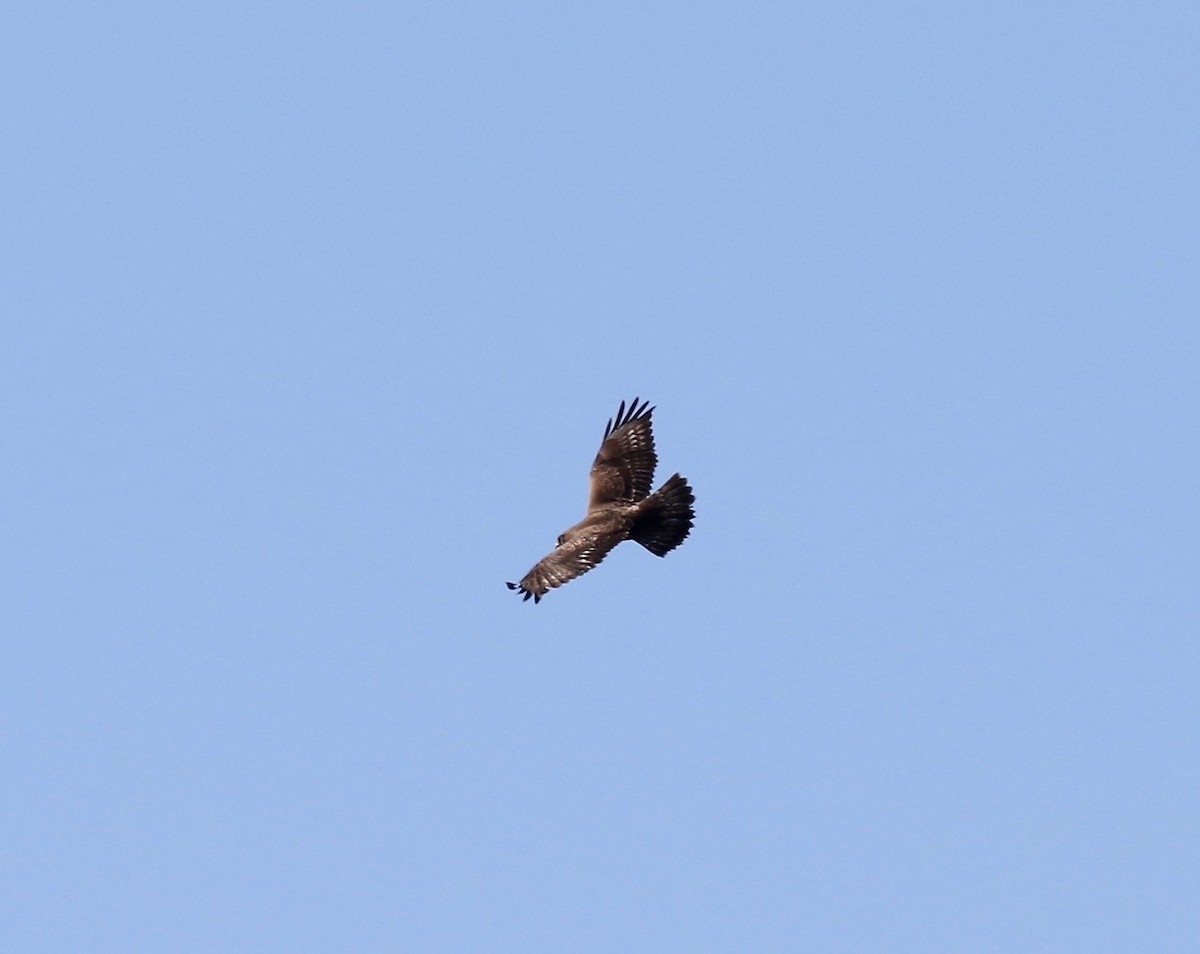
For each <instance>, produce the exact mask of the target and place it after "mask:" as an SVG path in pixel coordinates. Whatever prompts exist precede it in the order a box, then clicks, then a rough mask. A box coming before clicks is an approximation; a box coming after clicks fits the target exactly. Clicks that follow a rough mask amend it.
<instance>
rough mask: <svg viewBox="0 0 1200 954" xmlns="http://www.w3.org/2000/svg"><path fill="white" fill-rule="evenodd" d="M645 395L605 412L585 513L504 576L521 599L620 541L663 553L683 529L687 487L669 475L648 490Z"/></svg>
mask: <svg viewBox="0 0 1200 954" xmlns="http://www.w3.org/2000/svg"><path fill="white" fill-rule="evenodd" d="M649 404H650V402H649V401H644V402H642V405H641V406H640V407H639V406H638V399H637V398H634V399H633V403H632V404H630V405H629V408H628V409H626V407H625V402H624V401H622V402H621V406H620V407H619V408H617V416H616V417H614V418H610V419H609V422H608V426H607V427H606V428H605V429H604V438H603V440H602V441H601V442H600V451H599V453H597V454H596V459H595V460H594V461H593V462H592V472H591V494H590V495H589V497H588V508H587V514H586V515H585V516H584V518H583V519H582V520H580V521H579V523H577V524H575V526H573V527H571V528H569V529H567V530H565V531H563V533H561V534H559V537H558V546H556V547H555V548H554V550H552V551H551V552H550V553H548V554H547V555H546V556H544V557H543V558H542V559H541V560H540V561H539V562H538V563H537V565H536V566H535V567H534V568H533V569H532V570H530V571H529V572H528V573H526V574H525V577H524V579H522V580H521V582H520V583H507V584H505V585H506V586H508V588H509V589H510V590H516V591H517V592H519V593H521V594H523V597H524V599H526V600H527V599H529V597H531V596H532V597H533V601H534V603H537V602H539V601H540V600H541V598H542V597H543V596H545V595H546V593H547V591H549V590H551V589H553V588H554V587H556V586H562V585H563V584H564V583H566V582H568V581H570V580H573V579H575V577H577V576H582V575H583V574H584V573H586V572H587V571H588V570H590V569H591V568H592V567H594V566H596V565H597V564H598V563H599V562H600V561H601V560H603V559H604V558H605V557H606V556H608V551H609V550H611V549H612V548H613V547H615V546H616V545H617V544H618V543H620V542H621V541H622V540H634V541H636V542H638V543H640V544H641V545H642V546H644V547H645V548H646V549H647V550H649V551H650V552H651V553H653V554H654V555H655V556H666V555H667V554H668V553H670V552H671V551H672V550H674V549H675V548H676V547H677V546H679V544H681V543H683V541H684V540H685V539H686V538H687V535H688V534H689V533H690V532H691V529H692V521H693V520H694V519H695V516H696V514H695V512H694V511H693V510H692V504H694V503H695V502H696V498H695V497H693V496H692V488H691V487H689V486H688V483H687V481H686V480H684V478H683V477H681V476H680V475H679V474H675V475H674V476H673V477H671V478H670V479H669V480H668V481H667V482H666V483H665V484H663V485H662V486H661V487H659V488H658V490H656V491H655V492H654V493H650V483H651V481H652V480H654V467H655V465H656V464H657V463H658V456H657V455H656V454H655V453H654V434H653V433H652V432H651V429H650V415H651V414H653V413H654V408H652V407H649V406H648V405H649Z"/></svg>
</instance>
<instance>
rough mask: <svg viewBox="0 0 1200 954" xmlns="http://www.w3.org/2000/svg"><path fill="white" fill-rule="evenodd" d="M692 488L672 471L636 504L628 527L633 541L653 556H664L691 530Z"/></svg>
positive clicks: (685, 537)
mask: <svg viewBox="0 0 1200 954" xmlns="http://www.w3.org/2000/svg"><path fill="white" fill-rule="evenodd" d="M695 502H696V498H695V497H694V496H692V488H691V487H689V486H688V483H687V481H686V480H684V479H683V478H682V477H680V476H679V475H678V474H676V475H675V476H674V477H672V478H671V479H670V480H668V481H667V482H666V483H665V484H663V485H662V486H661V487H659V488H658V490H656V491H654V493H652V494H651V495H650V496H649V497H647V498H646V499H645V500H643V501H642V502H641V503H640V504H638V510H637V516H636V517H635V518H634V520H633V527H632V528H630V531H629V536H630V539H633V540H636V541H637V542H638V543H640V544H641V545H642V546H644V547H645V548H646V549H647V550H649V551H650V552H651V553H653V554H654V555H655V556H666V555H667V554H668V553H670V552H671V551H672V550H674V549H675V548H676V547H677V546H679V544H681V543H683V541H684V540H685V539H687V535H688V534H689V533H691V530H692V521H693V520H694V519H695V518H696V512H695V511H694V510H692V504H694V503H695Z"/></svg>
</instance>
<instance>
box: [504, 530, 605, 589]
mask: <svg viewBox="0 0 1200 954" xmlns="http://www.w3.org/2000/svg"><path fill="white" fill-rule="evenodd" d="M622 539H623V538H622V536H621V534H620V533H618V532H616V531H613V530H599V531H598V532H597V533H595V534H583V535H581V536H578V537H576V538H575V539H574V540H568V541H567V542H566V543H564V544H563V545H562V546H560V547H556V548H555V549H554V550H553V551H551V552H550V553H548V554H546V556H544V557H542V559H541V560H539V561H538V563H537V565H536V566H535V567H534V568H533V569H532V570H530V571H529V572H528V573H526V574H525V578H524V579H523V580H521V582H520V583H508V584H505V585H506V586H507V587H508V588H509V589H510V590H520V591H521V593H522V594H523V595H524V597H525V599H529V597H531V596H532V597H533V601H534V602H535V603H536V602H538V601H539V600H541V598H542V597H543V596H545V595H546V592H547V591H548V590H552V589H554V587H556V586H562V585H563V584H564V583H566V582H568V581H570V580H573V579H575V577H577V576H583V574H584V573H586V572H587V571H588V570H590V569H591V568H592V567H594V566H596V565H597V564H598V563H599V562H600V561H601V560H603V559H604V558H605V557H606V556H608V551H609V550H611V549H612V548H613V547H615V546H616V545H617V544H618V543H620V542H621V540H622Z"/></svg>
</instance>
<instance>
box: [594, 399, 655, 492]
mask: <svg viewBox="0 0 1200 954" xmlns="http://www.w3.org/2000/svg"><path fill="white" fill-rule="evenodd" d="M649 403H650V402H649V401H644V402H643V403H642V406H641V407H640V408H639V407H638V399H637V398H634V399H633V403H632V404H630V405H629V410H628V411H626V410H625V402H624V401H622V402H621V406H620V407H619V408H618V409H617V416H616V417H615V418H610V419H609V422H608V427H606V428H605V429H604V440H603V442H602V443H601V444H600V452H599V453H598V454H596V459H595V460H594V461H593V462H592V473H591V494H590V495H589V497H588V510H589V511H590V510H591V509H592V508H593V507H595V506H597V505H599V504H606V503H613V502H614V501H617V500H623V501H629V502H631V503H633V502H636V501H638V500H641V499H642V498H643V497H647V496H649V494H650V482H651V481H653V480H654V467H655V465H656V464H657V463H658V457H657V455H655V453H654V434H653V433H652V432H651V430H650V415H651V414H652V413H654V408H652V407H648V406H647V405H649Z"/></svg>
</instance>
